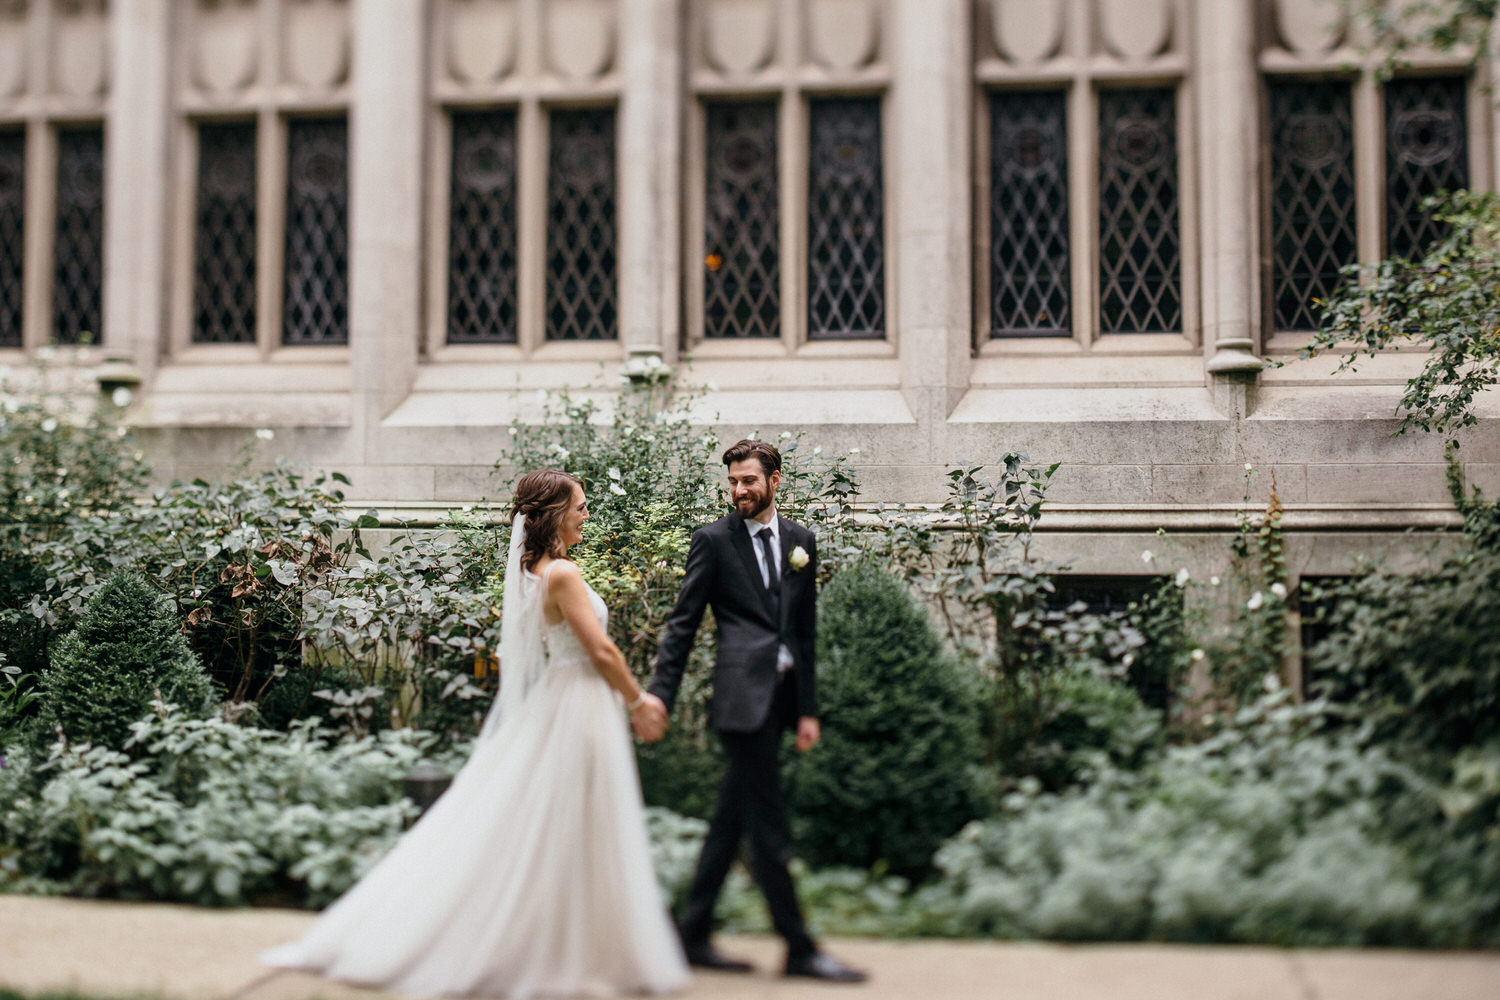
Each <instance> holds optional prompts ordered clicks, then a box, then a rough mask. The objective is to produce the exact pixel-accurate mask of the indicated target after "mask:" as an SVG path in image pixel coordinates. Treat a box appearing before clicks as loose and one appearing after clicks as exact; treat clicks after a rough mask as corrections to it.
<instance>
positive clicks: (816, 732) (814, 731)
mask: <svg viewBox="0 0 1500 1000" xmlns="http://www.w3.org/2000/svg"><path fill="white" fill-rule="evenodd" d="M822 738H823V731H822V730H821V729H819V728H818V720H817V719H815V718H813V717H812V716H811V715H804V716H803V717H802V718H800V719H798V720H797V752H798V753H807V751H809V750H811V749H812V748H813V747H815V746H817V745H818V740H820V739H822Z"/></svg>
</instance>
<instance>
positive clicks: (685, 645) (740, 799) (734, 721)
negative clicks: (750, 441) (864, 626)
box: [650, 514, 818, 957]
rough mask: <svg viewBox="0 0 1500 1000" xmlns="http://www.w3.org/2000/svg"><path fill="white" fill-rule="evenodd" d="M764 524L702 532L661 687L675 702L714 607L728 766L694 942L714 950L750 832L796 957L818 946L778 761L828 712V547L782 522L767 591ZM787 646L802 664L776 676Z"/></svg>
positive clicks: (717, 722) (701, 884)
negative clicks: (819, 662)
mask: <svg viewBox="0 0 1500 1000" xmlns="http://www.w3.org/2000/svg"><path fill="white" fill-rule="evenodd" d="M760 527H761V526H760V524H759V523H757V522H755V521H746V520H744V519H743V518H741V517H740V516H739V515H738V514H729V515H727V516H725V517H722V518H720V519H719V520H717V521H715V522H714V523H713V524H710V525H707V526H705V527H703V528H700V529H698V530H697V531H696V532H694V533H693V539H692V544H691V546H690V547H689V549H688V557H687V570H686V572H685V573H684V576H683V580H682V589H681V592H680V593H679V595H678V598H677V606H676V607H675V608H673V610H672V614H671V616H670V617H669V618H668V619H667V625H666V630H665V632H664V633H663V635H662V639H661V649H660V653H659V654H658V656H657V660H656V676H655V677H654V678H653V679H652V682H651V688H650V690H651V693H652V694H655V695H656V696H658V697H659V698H661V700H662V701H664V702H665V703H666V705H667V707H668V709H670V708H671V707H672V704H673V701H674V700H675V699H676V697H677V688H678V685H679V684H680V683H681V682H682V672H683V669H684V668H685V667H686V665H687V658H688V652H689V651H690V650H691V649H692V646H693V637H694V636H695V635H696V633H697V631H698V624H699V622H701V621H702V619H703V610H704V608H705V607H712V608H713V610H714V622H715V626H716V628H717V632H718V654H717V658H716V659H715V662H714V675H713V705H712V709H711V714H710V721H711V723H712V725H713V727H714V728H715V729H717V730H718V731H719V736H720V739H722V740H723V742H724V749H725V752H726V754H727V756H728V763H729V766H728V770H727V773H726V774H725V776H724V784H723V787H721V788H720V790H719V802H718V806H717V808H716V809H715V811H714V817H713V820H712V821H711V822H710V824H709V828H708V836H707V838H706V839H705V840H704V843H703V854H702V856H701V857H700V858H699V861H698V870H697V873H696V875H695V876H694V878H693V887H692V890H691V891H690V893H689V896H688V903H687V906H686V908H685V910H684V911H683V915H682V922H681V930H682V936H683V941H684V942H685V943H686V944H687V945H688V946H689V947H693V946H696V945H706V944H707V942H708V937H709V931H710V921H711V919H712V917H713V907H714V901H715V899H716V898H717V897H718V894H719V889H720V887H721V886H722V885H723V882H724V877H725V876H726V875H727V874H728V872H729V867H730V865H731V864H732V863H733V861H734V857H735V854H736V852H737V851H738V849H739V842H740V838H741V836H742V835H745V834H748V835H749V838H750V848H751V863H752V868H753V870H754V874H755V879H756V882H757V883H759V885H760V888H761V891H762V892H763V893H765V896H766V902H767V903H768V904H769V905H770V910H771V919H772V922H773V923H774V924H775V925H776V930H777V932H778V933H779V934H781V936H782V937H784V938H785V939H786V941H787V947H788V950H789V954H790V955H791V956H793V957H800V956H804V955H807V954H810V953H811V952H812V951H813V948H814V946H813V942H812V940H811V938H809V937H808V935H807V930H806V928H805V927H804V925H803V922H802V914H801V910H800V909H799V907H798V906H797V896H796V892H795V890H794V889H793V887H792V879H791V876H790V875H789V874H788V873H787V868H786V865H787V861H788V859H789V857H790V854H791V843H790V838H789V836H788V834H787V825H786V808H785V804H784V802H783V800H782V795H781V773H780V766H779V762H778V756H779V751H780V743H781V731H782V729H783V728H787V727H795V725H796V723H797V720H798V719H799V718H801V717H803V716H812V717H816V716H817V714H818V710H817V700H816V697H815V679H814V676H813V671H814V663H813V647H814V637H815V629H816V619H817V587H816V583H815V580H816V575H817V540H816V538H815V537H814V536H813V533H812V532H811V531H809V530H807V529H806V528H804V527H802V526H801V525H800V524H796V523H794V522H792V521H789V520H787V519H786V518H784V517H780V516H779V515H778V521H777V528H778V532H779V535H780V540H779V541H780V545H779V548H780V554H779V559H778V563H779V566H780V574H779V577H778V579H777V580H776V581H775V583H774V584H773V586H772V587H770V588H767V587H766V585H765V582H764V578H763V577H762V575H761V570H760V564H759V563H758V562H757V560H756V554H755V550H754V548H752V546H754V545H756V544H760V543H759V542H757V541H756V540H754V539H753V538H752V537H751V532H752V531H758V530H759V529H760ZM747 529H748V530H747ZM799 546H800V547H801V548H802V550H803V551H804V552H806V553H807V557H808V561H807V565H805V566H803V567H802V568H801V569H793V568H792V565H791V555H792V552H793V551H794V550H795V549H796V548H798V547H799ZM783 645H785V646H786V648H787V650H788V651H789V652H790V653H791V659H792V668H791V669H790V670H787V671H785V672H784V673H783V672H778V669H777V658H778V653H779V650H780V649H781V647H782V646H783Z"/></svg>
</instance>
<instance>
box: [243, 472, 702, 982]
mask: <svg viewBox="0 0 1500 1000" xmlns="http://www.w3.org/2000/svg"><path fill="white" fill-rule="evenodd" d="M511 515H512V517H513V519H514V529H513V531H512V534H511V544H510V553H509V560H508V562H507V565H506V574H505V602H504V611H503V618H502V621H501V639H500V663H501V683H500V695H499V697H497V698H496V699H495V705H494V707H492V708H491V709H490V712H489V715H488V716H487V717H486V718H485V721H484V725H483V727H482V728H481V730H480V734H479V739H478V741H477V742H476V743H475V746H474V753H473V756H472V757H471V758H470V759H469V761H468V763H467V764H465V765H464V766H463V768H462V769H461V770H460V771H459V772H458V775H457V776H456V777H455V778H454V779H453V784H452V786H451V787H450V788H449V789H448V791H447V792H446V793H444V795H443V796H442V797H441V798H439V799H438V801H437V802H436V803H435V804H434V805H433V806H432V808H431V809H430V810H429V811H428V812H427V814H426V815H425V816H423V817H422V819H421V820H420V821H419V822H417V824H416V825H414V826H413V827H412V828H411V830H409V831H408V832H407V833H406V834H405V835H404V836H403V837H402V838H401V840H400V841H398V842H397V844H396V846H395V847H394V848H393V849H392V850H391V851H390V853H389V854H387V855H386V856H385V857H384V858H382V859H381V860H380V862H379V863H377V864H376V865H375V867H374V868H372V869H371V870H370V871H369V872H368V873H367V874H366V875H365V876H364V877H363V878H362V879H360V881H359V882H358V883H357V884H356V885H355V886H354V887H353V888H351V889H350V890H349V891H348V892H347V893H345V894H344V895H343V896H342V897H340V898H339V899H338V901H336V902H335V903H334V904H333V905H332V906H330V907H329V908H328V909H327V910H325V911H324V912H323V914H322V915H321V916H320V917H319V918H318V919H317V921H316V922H314V923H313V925H312V926H311V927H310V928H309V929H308V930H307V932H306V933H305V934H303V935H302V937H301V938H300V939H299V940H297V941H295V942H293V943H291V944H287V945H282V946H280V947H278V948H273V949H272V950H270V951H268V952H266V953H265V954H264V955H263V956H262V961H263V962H265V963H266V964H267V965H271V966H276V967H280V968H284V969H299V970H303V971H310V972H319V973H322V974H323V975H326V976H329V977H332V978H335V979H342V980H348V981H351V982H356V983H361V984H366V985H373V986H382V987H385V988H387V989H391V990H395V991H398V992H403V993H415V994H423V995H433V994H453V995H472V994H481V995H491V996H507V997H517V998H519V997H531V996H572V995H589V996H608V995H612V994H617V993H633V992H645V993H665V992H669V991H672V990H677V989H680V988H682V987H683V986H685V985H686V983H687V980H688V972H687V966H686V964H685V962H684V960H683V955H682V948H681V945H680V944H679V943H678V939H677V935H676V933H675V931H674V929H673V927H672V925H671V922H670V920H669V918H668V916H667V912H666V909H665V908H664V907H663V906H662V903H661V898H660V896H659V894H658V890H657V885H656V879H655V876H654V875H653V873H652V868H651V857H650V852H649V847H648V845H647V841H646V828H645V820H644V816H643V814H642V807H641V789H640V779H639V777H638V775H637V774H636V769H635V758H634V753H633V751H632V748H631V744H630V738H629V736H628V735H627V734H626V732H625V725H624V719H623V718H622V717H621V706H622V705H623V704H628V706H629V710H630V715H631V721H632V723H633V724H634V725H635V726H636V727H637V728H638V729H640V730H641V731H643V732H652V731H655V730H656V729H658V728H659V727H664V724H665V719H666V709H665V707H664V706H663V705H662V704H661V702H660V701H659V700H657V699H656V698H655V697H654V696H653V695H650V694H647V693H645V692H643V691H642V690H641V687H640V685H639V684H637V683H636V681H635V678H634V677H633V676H631V673H630V670H629V669H628V668H627V667H626V665H625V659H624V657H623V656H622V655H621V653H620V650H619V648H618V647H617V646H616V645H615V644H614V643H613V642H611V641H610V639H609V637H608V635H607V634H606V632H605V622H606V620H607V617H606V616H607V612H606V610H605V607H604V602H603V601H602V600H601V599H600V598H599V595H598V594H596V593H594V591H593V589H592V588H590V587H589V585H588V584H587V583H585V582H584V580H583V577H582V576H581V575H580V574H579V572H578V567H577V566H576V565H574V564H573V563H572V562H571V561H569V560H568V558H567V552H568V549H569V548H570V547H571V546H573V545H575V544H577V543H578V542H579V541H580V540H581V539H582V537H583V536H582V532H581V529H582V526H583V522H584V521H585V520H586V519H587V518H588V516H589V515H588V503H587V501H586V500H585V499H584V495H583V485H582V483H581V482H580V481H579V480H578V479H576V478H575V477H573V476H571V475H569V474H567V473H565V472H559V471H556V470H553V469H541V470H538V471H536V472H531V473H528V474H526V475H525V476H522V477H521V479H520V481H519V482H517V483H516V490H515V502H514V505H513V507H512V509H511Z"/></svg>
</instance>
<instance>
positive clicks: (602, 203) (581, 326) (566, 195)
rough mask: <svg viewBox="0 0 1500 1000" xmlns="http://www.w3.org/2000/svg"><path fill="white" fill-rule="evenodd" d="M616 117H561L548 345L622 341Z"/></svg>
mask: <svg viewBox="0 0 1500 1000" xmlns="http://www.w3.org/2000/svg"><path fill="white" fill-rule="evenodd" d="M615 239H616V236H615V112H614V109H613V108H589V109H586V110H581V111H553V112H552V124H551V143H550V146H549V153H548V158H547V339H548V340H614V339H616V338H617V337H618V336H619V331H618V327H619V316H618V309H619V306H618V299H617V296H618V292H617V290H616V283H617V278H616V267H617V262H616V254H617V249H616V243H615Z"/></svg>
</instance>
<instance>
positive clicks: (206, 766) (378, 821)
mask: <svg viewBox="0 0 1500 1000" xmlns="http://www.w3.org/2000/svg"><path fill="white" fill-rule="evenodd" d="M428 742H429V738H428V737H426V736H425V735H424V734H420V733H414V732H412V731H410V730H404V731H395V732H387V733H381V734H380V735H379V736H374V737H362V738H359V739H352V740H350V739H345V740H342V741H340V740H338V739H337V737H336V734H333V733H330V732H328V731H326V730H322V729H320V728H318V720H316V719H309V720H306V721H304V722H300V723H297V724H296V725H295V726H293V728H292V730H291V731H290V732H289V733H279V732H275V731H272V730H265V729H257V728H254V727H252V726H247V725H241V724H238V723H235V722H232V721H230V720H229V719H228V718H226V717H224V716H222V715H220V716H214V717H212V718H208V719H192V718H188V717H186V716H184V715H183V714H182V713H181V712H178V711H176V710H175V709H173V708H171V707H170V706H166V705H163V704H161V703H158V705H157V714H155V715H152V716H150V717H148V718H146V719H144V720H142V721H141V722H138V723H136V724H135V725H134V726H133V727H132V734H131V740H130V742H129V744H128V745H127V746H126V748H125V752H121V751H118V750H113V749H109V748H107V747H103V746H94V747H82V746H78V745H69V744H63V743H58V744H56V745H55V746H53V747H52V748H51V751H50V752H49V753H47V754H45V755H38V754H36V753H33V752H25V751H23V752H21V753H18V754H11V755H10V757H9V759H8V761H7V763H8V766H7V767H5V768H3V769H0V803H3V806H0V808H3V810H4V812H3V813H0V891H23V892H66V893H69V894H76V895H84V896H104V897H118V898H132V899H161V900H177V901H182V902H192V903H201V904H208V905H233V904H240V903H244V902H274V903H278V904H282V905H285V904H296V905H312V906H317V905H322V904H324V903H326V902H328V901H329V900H331V899H332V898H333V897H335V896H337V895H338V894H339V893H341V892H342V891H343V890H344V889H346V888H348V887H349V886H350V885H351V884H352V883H353V882H354V880H355V879H356V878H358V877H359V875H360V874H361V873H363V872H364V871H365V870H366V869H367V868H368V867H369V866H370V865H371V864H373V863H374V861H375V860H377V859H378V858H379V857H380V856H381V855H382V854H383V853H384V852H385V851H386V850H387V849H388V848H389V847H390V845H391V844H392V843H393V842H394V840H395V838H396V837H397V836H398V835H399V833H400V832H401V829H402V828H403V826H404V825H405V824H406V823H407V822H408V821H409V820H410V819H411V818H412V816H413V815H414V813H415V808H414V807H413V806H412V805H411V803H410V802H408V801H406V800H405V799H403V798H401V794H400V780H401V778H402V777H403V776H404V775H406V774H408V773H409V772H410V771H411V769H412V767H413V766H414V765H415V764H417V763H418V762H419V761H420V760H421V759H422V757H423V755H424V748H425V747H426V745H427V743H428ZM452 762H453V761H452V759H451V758H449V759H447V760H446V761H445V763H448V764H451V763H452Z"/></svg>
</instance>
